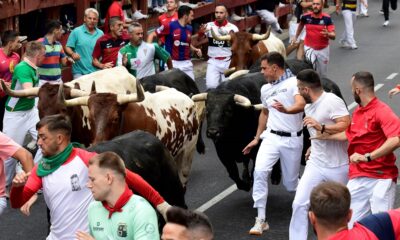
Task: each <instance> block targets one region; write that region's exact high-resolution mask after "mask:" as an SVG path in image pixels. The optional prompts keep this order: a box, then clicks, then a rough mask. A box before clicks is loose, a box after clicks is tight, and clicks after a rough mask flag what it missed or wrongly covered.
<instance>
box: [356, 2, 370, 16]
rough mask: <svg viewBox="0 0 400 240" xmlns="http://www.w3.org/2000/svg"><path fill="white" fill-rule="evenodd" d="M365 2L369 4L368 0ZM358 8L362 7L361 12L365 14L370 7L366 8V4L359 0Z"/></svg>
mask: <svg viewBox="0 0 400 240" xmlns="http://www.w3.org/2000/svg"><path fill="white" fill-rule="evenodd" d="M364 2H365V3H366V4H368V0H364ZM357 9H360V14H364V15H365V14H368V8H366V7H365V6H364V4H362V3H361V1H360V0H358V5H357Z"/></svg>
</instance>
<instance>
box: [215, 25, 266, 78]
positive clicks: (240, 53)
mask: <svg viewBox="0 0 400 240" xmlns="http://www.w3.org/2000/svg"><path fill="white" fill-rule="evenodd" d="M270 33H271V27H269V28H268V31H267V32H266V33H265V34H261V35H260V34H251V33H247V32H236V33H233V32H231V33H229V35H222V36H217V34H216V33H215V32H214V30H213V29H211V34H212V36H213V38H214V39H215V40H218V41H230V43H231V51H232V59H231V64H230V72H233V71H237V70H242V69H249V68H250V66H251V65H252V64H253V62H254V56H253V55H257V56H258V57H259V56H261V55H262V54H265V53H260V52H259V51H260V49H258V48H255V45H256V44H257V43H258V42H259V41H260V40H266V39H268V37H269V35H270ZM233 68H234V69H233ZM226 75H227V73H226Z"/></svg>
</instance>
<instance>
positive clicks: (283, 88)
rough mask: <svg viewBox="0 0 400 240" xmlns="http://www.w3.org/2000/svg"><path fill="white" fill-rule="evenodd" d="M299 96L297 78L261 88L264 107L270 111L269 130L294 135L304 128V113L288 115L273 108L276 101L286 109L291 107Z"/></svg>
mask: <svg viewBox="0 0 400 240" xmlns="http://www.w3.org/2000/svg"><path fill="white" fill-rule="evenodd" d="M298 94H299V92H298V88H297V79H296V77H290V78H288V79H286V80H283V81H281V82H279V83H277V84H275V85H272V84H270V83H268V84H265V85H264V86H263V87H262V88H261V102H262V104H263V107H264V108H267V109H268V111H269V114H268V121H267V128H268V129H269V130H275V131H284V132H292V133H293V132H298V131H300V130H301V129H302V128H303V127H302V118H303V112H300V113H296V114H286V113H282V112H279V111H278V110H276V109H275V108H273V107H272V105H273V104H274V103H275V100H277V101H279V102H280V103H282V104H283V106H285V107H290V106H292V105H293V104H294V103H295V99H294V97H295V95H298Z"/></svg>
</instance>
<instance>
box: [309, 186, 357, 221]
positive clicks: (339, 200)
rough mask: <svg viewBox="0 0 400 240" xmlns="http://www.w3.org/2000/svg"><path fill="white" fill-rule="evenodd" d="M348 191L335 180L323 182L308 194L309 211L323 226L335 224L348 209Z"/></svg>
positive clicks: (344, 217)
mask: <svg viewBox="0 0 400 240" xmlns="http://www.w3.org/2000/svg"><path fill="white" fill-rule="evenodd" d="M350 201H351V197H350V192H349V190H348V189H347V187H346V186H345V185H343V184H340V183H337V182H331V181H328V182H324V183H321V184H319V185H318V186H316V187H315V188H314V189H313V190H312V192H311V195H310V211H312V212H313V213H314V214H315V216H316V217H317V218H318V221H319V222H320V223H321V224H322V225H324V226H327V227H329V226H337V225H339V224H341V223H342V222H343V220H345V219H346V217H347V215H348V213H349V210H350Z"/></svg>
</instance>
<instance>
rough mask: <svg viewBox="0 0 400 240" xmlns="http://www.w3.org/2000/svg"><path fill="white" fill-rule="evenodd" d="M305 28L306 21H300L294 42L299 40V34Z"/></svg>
mask: <svg viewBox="0 0 400 240" xmlns="http://www.w3.org/2000/svg"><path fill="white" fill-rule="evenodd" d="M303 28H304V23H302V22H300V23H299V26H298V27H297V31H296V35H295V37H294V39H293V42H296V41H297V39H298V38H299V36H300V33H301V31H303Z"/></svg>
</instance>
